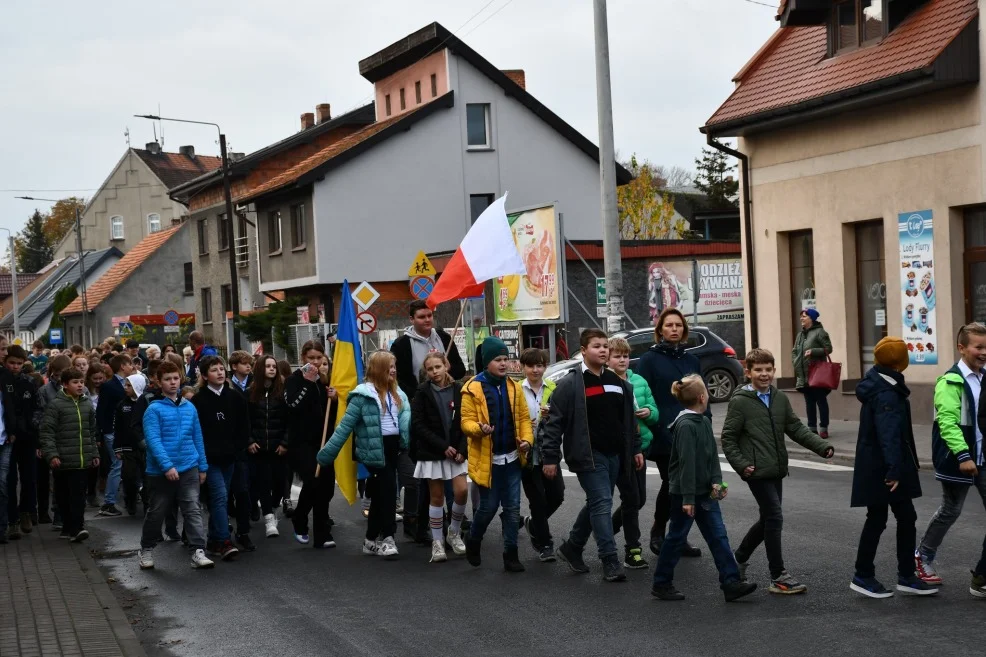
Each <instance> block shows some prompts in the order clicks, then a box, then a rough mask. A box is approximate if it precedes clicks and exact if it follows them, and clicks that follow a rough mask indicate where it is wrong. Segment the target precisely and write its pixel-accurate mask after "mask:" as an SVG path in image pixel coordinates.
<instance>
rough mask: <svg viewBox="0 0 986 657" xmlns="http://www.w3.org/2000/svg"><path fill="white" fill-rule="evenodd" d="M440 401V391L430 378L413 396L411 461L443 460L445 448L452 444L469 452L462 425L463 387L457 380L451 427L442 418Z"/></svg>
mask: <svg viewBox="0 0 986 657" xmlns="http://www.w3.org/2000/svg"><path fill="white" fill-rule="evenodd" d="M438 404H439V399H438V395H436V394H435V391H434V389H433V388H432V385H431V382H430V381H425V382H424V383H422V384H421V385H420V386H419V387H418V392H417V393H415V395H414V399H412V400H411V448H410V456H411V460H412V461H415V462H417V461H444V460H445V450H447V449H448V448H449V447H450V446H451V447H454V448H455V451H457V452H458V453H460V454H462V455H463V456H466V455H467V452H468V447H467V445H466V437H465V435H464V434H463V433H462V428H461V427H460V426H459V415H460V413H461V409H462V389H461V388H460V387H459V386H458V385H457V384H456V383H455V382H453V383H452V407H453V410H452V423H451V425H450V426H449V430H448V431H446V430H445V424H444V423H443V422H442V410H441V409H440V408H439V407H438Z"/></svg>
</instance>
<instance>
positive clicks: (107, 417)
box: [96, 354, 133, 516]
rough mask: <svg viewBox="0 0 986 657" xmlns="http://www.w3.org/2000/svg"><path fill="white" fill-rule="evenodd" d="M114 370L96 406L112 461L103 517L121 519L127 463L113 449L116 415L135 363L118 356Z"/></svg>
mask: <svg viewBox="0 0 986 657" xmlns="http://www.w3.org/2000/svg"><path fill="white" fill-rule="evenodd" d="M110 369H111V370H113V376H112V377H110V379H109V380H108V381H106V383H104V384H103V385H102V386H100V388H99V403H98V404H97V406H96V421H97V423H98V424H99V431H100V433H101V434H102V436H103V447H104V448H105V450H104V453H105V454H107V455H108V456H109V459H110V463H109V466H110V469H109V470H110V471H109V476H107V478H106V495H105V497H104V498H103V506H101V507H99V515H101V516H119V515H122V512H121V511H120V510H119V509H118V508H116V496H117V493H118V491H119V489H120V478H121V473H122V470H123V463H122V462H121V461H120V459H118V458H117V457H116V452H115V450H114V449H113V438H114V436H113V417H114V415H115V414H116V407H117V406H118V405H119V404H120V402H121V401H123V400H124V399H125V398H126V394H125V393H124V392H123V383H124V381H125V380H126V378H127V377H128V376H130V375H131V374H133V362H132V361H131V360H130V356H128V355H126V354H117V355H116V356H113V358H111V359H110Z"/></svg>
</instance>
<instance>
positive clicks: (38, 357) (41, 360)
mask: <svg viewBox="0 0 986 657" xmlns="http://www.w3.org/2000/svg"><path fill="white" fill-rule="evenodd" d="M28 360H30V361H31V365H33V366H34V371H35V372H37V373H38V374H47V373H48V357H47V356H45V343H44V342H42V341H41V340H35V341H34V344H32V345H31V355H30V356H28ZM50 378H51V377H49V379H50Z"/></svg>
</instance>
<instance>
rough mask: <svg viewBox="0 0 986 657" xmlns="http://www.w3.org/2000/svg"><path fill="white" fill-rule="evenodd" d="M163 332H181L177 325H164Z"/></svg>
mask: <svg viewBox="0 0 986 657" xmlns="http://www.w3.org/2000/svg"><path fill="white" fill-rule="evenodd" d="M164 332H165V333H181V328H180V327H178V326H165V327H164Z"/></svg>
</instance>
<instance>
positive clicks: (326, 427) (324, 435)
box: [315, 399, 335, 479]
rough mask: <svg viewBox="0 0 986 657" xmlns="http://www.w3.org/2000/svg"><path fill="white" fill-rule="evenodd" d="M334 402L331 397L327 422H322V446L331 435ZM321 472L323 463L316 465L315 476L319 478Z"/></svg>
mask: <svg viewBox="0 0 986 657" xmlns="http://www.w3.org/2000/svg"><path fill="white" fill-rule="evenodd" d="M334 403H335V400H334V399H329V405H328V407H327V408H326V409H325V422H324V423H322V447H325V441H326V439H327V438H328V436H329V417H330V416H331V415H332V404H334ZM322 447H319V450H321V449H322ZM320 474H322V464H321V463H319V464H318V465H316V466H315V478H316V479H318V476H319V475H320Z"/></svg>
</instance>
